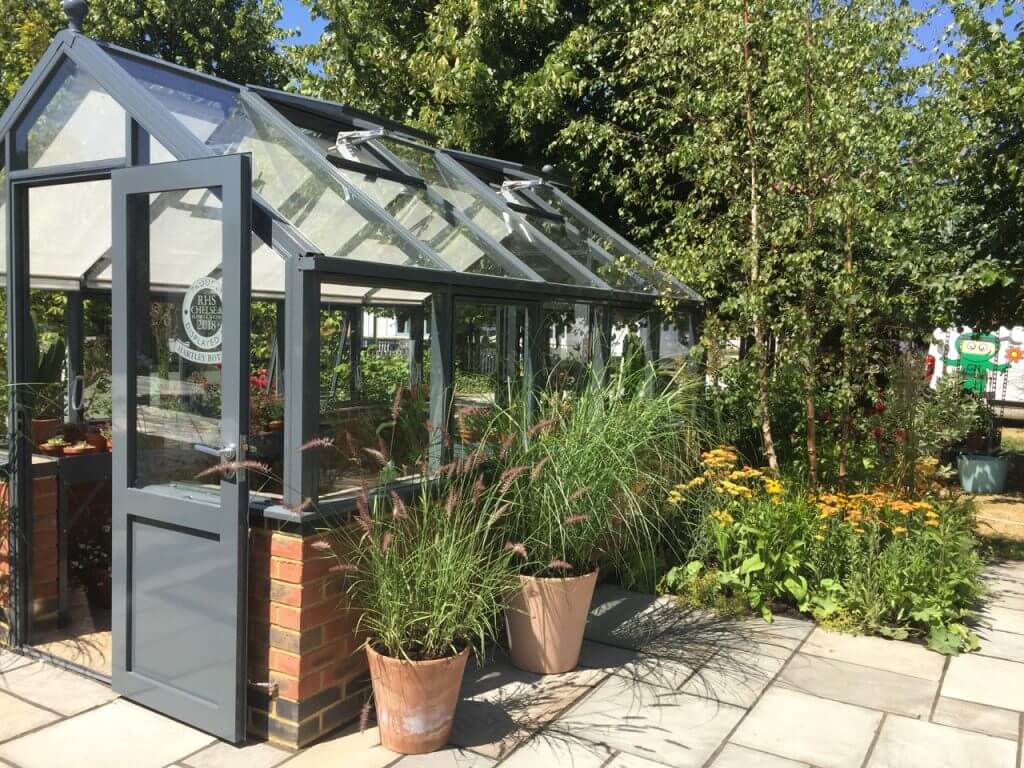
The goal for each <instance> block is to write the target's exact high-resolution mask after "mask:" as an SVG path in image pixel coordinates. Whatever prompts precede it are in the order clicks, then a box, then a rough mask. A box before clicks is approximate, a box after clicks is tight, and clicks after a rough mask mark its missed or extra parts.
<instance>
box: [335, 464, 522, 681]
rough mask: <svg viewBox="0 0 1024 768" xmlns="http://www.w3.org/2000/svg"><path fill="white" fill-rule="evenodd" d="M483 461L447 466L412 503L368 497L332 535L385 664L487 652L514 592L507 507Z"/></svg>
mask: <svg viewBox="0 0 1024 768" xmlns="http://www.w3.org/2000/svg"><path fill="white" fill-rule="evenodd" d="M482 459H483V457H482V455H481V454H479V453H477V454H474V455H472V456H470V457H468V458H466V459H464V460H461V461H458V462H455V463H453V464H450V465H448V466H447V467H445V475H446V476H447V482H445V483H443V484H435V485H425V486H424V487H423V488H422V490H421V491H420V495H419V497H418V498H417V499H416V500H415V502H413V503H411V504H409V505H406V504H405V503H404V502H403V501H402V499H401V498H400V497H399V496H398V495H397V494H396V493H395V492H393V491H392V492H391V493H390V495H389V496H388V497H380V496H378V497H377V498H376V500H375V501H374V502H370V501H368V500H367V498H366V494H365V492H363V493H362V494H361V496H360V499H359V510H358V513H357V514H356V515H355V518H354V521H353V522H351V523H346V524H345V525H342V526H340V527H339V528H337V529H336V530H335V532H334V540H333V541H332V542H331V549H332V551H333V552H334V553H335V554H336V556H337V558H338V564H337V565H336V566H335V570H336V571H337V572H340V573H344V574H345V575H346V590H347V594H348V597H349V599H350V600H351V602H352V604H353V607H354V608H356V609H357V610H359V611H360V619H359V630H360V631H361V632H364V633H366V634H367V635H368V636H369V642H370V644H371V645H372V646H373V648H374V650H376V651H377V652H378V653H381V654H383V655H385V656H390V657H393V658H398V659H406V660H409V661H424V660H430V659H440V658H445V657H449V656H453V655H455V654H457V653H459V652H460V651H462V650H463V649H464V648H467V647H474V648H475V649H476V650H478V651H482V650H483V648H484V646H485V644H486V643H487V642H488V641H490V640H493V639H494V636H495V631H496V628H497V626H498V622H497V617H498V614H499V613H500V612H501V611H502V610H503V608H504V604H505V600H506V597H507V596H508V594H509V593H510V592H511V591H512V590H514V589H515V587H516V586H517V585H516V583H515V575H514V572H513V569H512V567H511V565H510V562H509V561H510V558H511V557H512V555H511V553H510V552H508V551H507V550H506V549H505V547H504V543H505V541H504V539H503V538H501V534H500V533H499V529H498V528H497V527H496V523H497V521H498V520H499V519H500V517H501V516H502V514H503V513H504V510H505V509H507V506H508V505H507V503H505V502H503V500H502V499H501V497H500V496H499V495H498V494H495V493H493V492H491V493H488V492H486V489H487V484H486V481H485V477H484V474H483V471H482V469H481V464H482Z"/></svg>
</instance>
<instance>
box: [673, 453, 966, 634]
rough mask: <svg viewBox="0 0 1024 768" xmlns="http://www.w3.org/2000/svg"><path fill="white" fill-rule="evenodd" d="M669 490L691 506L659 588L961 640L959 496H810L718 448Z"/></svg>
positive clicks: (730, 604)
mask: <svg viewBox="0 0 1024 768" xmlns="http://www.w3.org/2000/svg"><path fill="white" fill-rule="evenodd" d="M670 501H672V502H673V503H675V504H677V505H679V506H682V507H690V508H691V509H694V510H695V511H696V515H697V519H698V527H699V531H698V533H697V535H696V536H695V537H694V546H693V548H692V550H691V553H690V557H689V559H688V562H687V564H686V565H680V566H676V567H675V568H673V569H671V570H670V571H669V572H668V573H667V574H666V575H665V576H664V577H663V578H662V580H661V582H660V585H659V587H660V589H661V590H662V591H667V592H671V593H674V594H678V595H680V596H681V598H682V599H683V600H684V602H686V603H688V604H703V605H711V606H719V607H721V606H724V607H726V608H727V609H728V610H730V611H732V610H733V609H734V608H735V606H736V605H737V603H738V602H739V601H742V602H743V603H745V604H746V606H747V608H748V609H750V610H753V611H755V612H758V613H760V615H762V616H763V617H764V618H765V619H766V620H769V621H770V620H771V618H772V611H773V607H774V606H777V605H787V606H791V607H793V608H796V609H797V610H799V611H801V612H803V613H806V614H808V615H811V616H813V617H814V618H815V619H816V620H817V621H820V622H822V623H824V624H826V625H828V626H831V627H836V628H842V629H844V630H845V631H855V632H865V633H872V634H882V635H886V636H889V637H894V638H901V639H902V638H906V637H910V636H915V637H920V638H921V639H923V640H925V642H927V643H928V644H929V645H930V646H931V647H932V648H934V649H935V650H937V651H940V652H942V653H957V652H959V651H961V650H965V651H969V650H973V649H974V648H975V647H976V644H977V638H976V637H975V636H974V634H973V633H972V632H971V631H970V630H969V629H968V626H967V623H966V622H967V621H968V619H969V618H970V617H971V608H972V606H973V605H974V603H975V601H976V600H977V598H978V597H979V596H980V595H981V593H982V583H981V570H982V565H983V561H982V558H981V556H980V554H979V551H978V542H977V540H976V538H975V536H974V534H973V531H972V525H971V522H972V510H971V508H970V506H969V504H968V503H967V502H965V501H961V500H956V499H954V500H943V501H940V500H927V501H915V502H911V501H907V500H905V499H901V498H899V497H898V496H896V495H893V494H891V493H887V492H883V491H875V492H873V493H865V494H849V495H847V494H824V495H822V496H820V497H818V498H816V499H813V498H810V497H808V495H807V492H806V490H805V489H804V488H802V487H800V486H799V484H796V483H794V484H790V487H789V488H788V489H786V488H785V487H784V484H782V483H780V482H779V481H776V480H774V479H772V478H768V477H766V476H765V475H764V474H762V473H761V472H760V471H758V470H754V469H750V468H736V454H735V452H734V451H732V450H730V449H726V448H719V449H715V451H710V452H707V453H705V454H704V472H703V474H701V475H698V476H697V477H696V478H694V479H692V480H690V481H688V482H687V483H683V484H680V485H679V486H678V487H677V488H676V489H675V490H674V491H673V493H672V494H671V495H670Z"/></svg>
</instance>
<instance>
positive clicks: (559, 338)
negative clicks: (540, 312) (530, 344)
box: [544, 302, 596, 391]
mask: <svg viewBox="0 0 1024 768" xmlns="http://www.w3.org/2000/svg"><path fill="white" fill-rule="evenodd" d="M595 320H596V316H595V313H594V311H593V308H592V307H591V305H590V304H573V303H568V302H566V303H558V304H545V305H544V327H545V328H546V329H547V337H548V344H547V355H546V358H545V384H546V388H547V389H551V390H555V391H564V390H575V389H577V388H578V387H582V386H584V385H585V384H586V383H587V382H588V381H589V379H590V364H591V361H592V360H593V348H592V346H591V344H592V341H593V323H594V322H595Z"/></svg>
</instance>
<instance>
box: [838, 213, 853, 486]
mask: <svg viewBox="0 0 1024 768" xmlns="http://www.w3.org/2000/svg"><path fill="white" fill-rule="evenodd" d="M844 229H845V241H844V245H843V251H844V256H845V265H844V267H845V272H846V285H847V287H848V288H851V289H852V287H853V239H852V233H851V231H850V217H849V215H847V216H846V222H845V224H844ZM852 334H853V305H852V304H850V303H849V302H848V303H847V307H846V319H845V322H844V323H843V337H842V346H843V353H842V354H843V388H844V389H845V390H846V391H845V394H844V395H843V423H842V427H841V432H840V435H839V489H840V490H842V491H845V490H846V474H847V467H846V461H847V456H848V454H849V449H850V422H851V419H852V418H853V417H852V415H851V413H850V410H851V408H850V406H851V405H852V403H851V402H850V399H851V394H852V392H853V384H852V382H851V381H850V377H851V372H852V370H853V366H852V365H851V363H850V339H851V338H852Z"/></svg>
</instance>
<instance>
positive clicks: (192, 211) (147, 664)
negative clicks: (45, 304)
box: [112, 155, 252, 742]
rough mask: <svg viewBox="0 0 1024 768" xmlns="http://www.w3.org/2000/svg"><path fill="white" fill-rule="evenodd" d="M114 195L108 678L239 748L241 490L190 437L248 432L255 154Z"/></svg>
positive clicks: (226, 438)
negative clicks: (110, 662)
mask: <svg viewBox="0 0 1024 768" xmlns="http://www.w3.org/2000/svg"><path fill="white" fill-rule="evenodd" d="M112 195H113V223H114V248H113V318H114V333H113V383H112V395H113V433H114V435H113V442H114V449H113V531H112V535H113V606H112V612H113V617H112V619H113V633H114V636H113V645H114V647H113V686H114V689H115V690H116V691H118V692H119V693H121V694H123V695H124V696H125V697H127V698H129V699H132V700H133V701H136V702H138V703H140V704H143V705H145V706H147V707H150V708H152V709H155V710H157V711H159V712H162V713H164V714H166V715H169V716H170V717H173V718H176V719H178V720H182V721H184V722H186V723H189V724H190V725H193V726H195V727H197V728H200V729H202V730H204V731H206V732H208V733H211V734H213V735H215V736H218V737H220V738H222V739H225V740H228V741H233V742H238V741H241V740H242V739H244V737H245V693H246V679H245V664H246V659H245V647H246V642H245V641H246V632H245V630H246V618H247V617H246V568H247V547H246V544H247V539H248V530H247V513H248V503H249V491H248V486H247V483H246V478H245V473H244V472H233V471H220V470H219V467H218V465H219V463H220V462H221V459H220V458H219V457H216V456H210V455H207V454H203V453H200V452H197V451H196V450H195V448H194V445H195V444H196V443H215V444H219V445H230V444H232V443H233V444H235V445H242V446H244V445H245V435H246V433H247V432H248V421H249V401H248V392H249V387H248V365H249V301H250V298H249V297H250V270H251V264H250V258H251V256H250V253H251V251H250V231H251V229H250V227H251V222H250V215H251V207H252V203H251V165H250V159H249V157H248V156H247V155H234V156H226V157H217V158H204V159H201V160H188V161H183V162H177V163H166V164H161V165H154V166H145V167H136V168H130V169H126V170H122V171H115V172H114V173H113V174H112ZM218 292H219V296H218ZM218 324H219V328H218ZM217 331H219V336H217V335H215V332H217Z"/></svg>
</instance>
